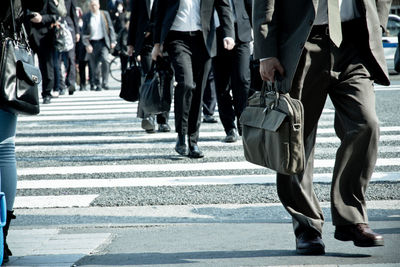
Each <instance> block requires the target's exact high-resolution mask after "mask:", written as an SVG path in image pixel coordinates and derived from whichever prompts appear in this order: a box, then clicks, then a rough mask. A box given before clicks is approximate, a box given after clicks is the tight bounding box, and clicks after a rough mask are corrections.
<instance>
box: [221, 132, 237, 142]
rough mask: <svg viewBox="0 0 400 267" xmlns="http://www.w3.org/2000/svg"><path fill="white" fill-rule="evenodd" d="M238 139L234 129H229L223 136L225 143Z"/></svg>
mask: <svg viewBox="0 0 400 267" xmlns="http://www.w3.org/2000/svg"><path fill="white" fill-rule="evenodd" d="M237 140H238V135H237V133H236V129H230V130H229V131H228V133H227V134H226V137H225V138H224V140H223V141H224V142H225V143H233V142H236V141H237Z"/></svg>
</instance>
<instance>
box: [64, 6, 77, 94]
mask: <svg viewBox="0 0 400 267" xmlns="http://www.w3.org/2000/svg"><path fill="white" fill-rule="evenodd" d="M64 4H65V8H66V10H67V14H66V16H65V17H63V20H65V21H66V22H67V25H68V27H69V30H70V31H71V34H72V38H73V43H74V47H73V48H72V49H71V50H69V51H66V52H61V61H60V64H62V63H64V66H65V71H66V76H65V82H63V83H64V84H65V86H66V87H67V89H66V90H68V94H70V95H72V94H74V92H75V82H76V68H75V63H76V54H75V46H76V43H77V42H79V39H80V33H79V22H78V17H77V15H76V6H77V5H76V0H64ZM61 78H62V79H64V76H63V77H61Z"/></svg>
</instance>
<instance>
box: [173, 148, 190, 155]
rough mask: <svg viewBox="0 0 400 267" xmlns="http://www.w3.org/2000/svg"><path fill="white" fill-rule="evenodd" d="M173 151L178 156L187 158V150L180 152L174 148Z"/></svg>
mask: <svg viewBox="0 0 400 267" xmlns="http://www.w3.org/2000/svg"><path fill="white" fill-rule="evenodd" d="M175 151H176V153H178V154H179V155H181V156H187V155H188V154H187V150H185V151H181V150H179V149H178V148H177V147H175Z"/></svg>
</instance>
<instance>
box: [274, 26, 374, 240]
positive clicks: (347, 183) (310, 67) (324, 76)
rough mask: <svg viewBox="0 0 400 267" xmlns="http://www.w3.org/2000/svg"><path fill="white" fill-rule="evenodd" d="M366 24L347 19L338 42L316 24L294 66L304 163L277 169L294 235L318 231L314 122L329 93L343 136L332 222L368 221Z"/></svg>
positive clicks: (370, 109)
mask: <svg viewBox="0 0 400 267" xmlns="http://www.w3.org/2000/svg"><path fill="white" fill-rule="evenodd" d="M365 27H366V26H365V25H361V26H360V27H359V25H358V24H356V23H354V21H352V22H348V23H345V24H344V26H343V42H342V45H341V46H340V48H337V47H335V46H334V45H333V44H332V43H331V41H330V39H329V36H328V35H326V32H327V31H326V29H324V28H322V26H317V27H314V29H313V31H312V32H311V35H310V37H309V39H308V41H307V42H306V44H305V47H304V50H303V54H302V57H301V59H300V62H299V65H298V68H297V72H296V75H295V78H294V81H293V86H292V89H291V92H290V93H291V95H292V96H293V97H295V98H300V99H301V101H302V103H303V105H304V112H305V116H304V118H305V121H304V122H305V125H304V144H305V152H306V168H305V170H304V173H302V174H299V175H293V176H286V175H282V174H278V175H277V188H278V195H279V197H280V199H281V201H282V204H283V205H284V206H285V208H286V209H287V210H288V212H289V213H290V214H291V215H292V218H293V226H294V231H295V234H296V235H299V234H300V233H302V232H307V231H314V232H317V233H319V234H321V233H322V225H323V223H324V216H323V213H322V210H321V207H320V205H319V202H318V199H317V197H316V195H315V193H314V190H313V185H312V181H313V169H314V151H315V141H316V135H317V124H318V120H319V118H320V116H321V113H322V110H323V107H324V105H325V101H326V98H327V97H328V96H329V97H330V99H331V100H332V103H333V105H334V107H335V120H334V128H335V131H336V135H337V136H338V137H339V139H340V141H341V143H340V146H339V148H338V151H337V154H336V161H335V164H334V170H333V177H332V185H331V211H332V221H333V224H334V225H349V224H356V223H367V222H368V217H367V211H366V205H365V191H366V188H367V185H368V182H369V181H370V179H371V176H372V173H373V170H374V166H375V163H376V159H377V147H378V139H379V126H378V118H377V115H376V112H375V95H374V86H373V82H374V81H373V78H372V77H371V75H370V72H369V71H368V68H367V65H368V55H369V53H368V52H367V51H368V49H369V48H368V47H367V46H368V42H366V41H365V40H366V39H363V38H360V35H358V34H360V32H361V31H362V29H363V28H365ZM355 33H358V34H355Z"/></svg>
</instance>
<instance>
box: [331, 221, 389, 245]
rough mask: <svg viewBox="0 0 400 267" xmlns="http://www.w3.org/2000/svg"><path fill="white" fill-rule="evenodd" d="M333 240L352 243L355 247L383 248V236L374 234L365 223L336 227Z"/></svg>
mask: <svg viewBox="0 0 400 267" xmlns="http://www.w3.org/2000/svg"><path fill="white" fill-rule="evenodd" d="M335 238H336V239H337V240H340V241H353V243H354V245H355V246H357V247H376V246H383V245H384V241H383V236H382V235H380V234H377V233H375V232H374V231H372V229H371V228H369V226H368V224H366V223H358V224H355V225H343V226H336V230H335Z"/></svg>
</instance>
